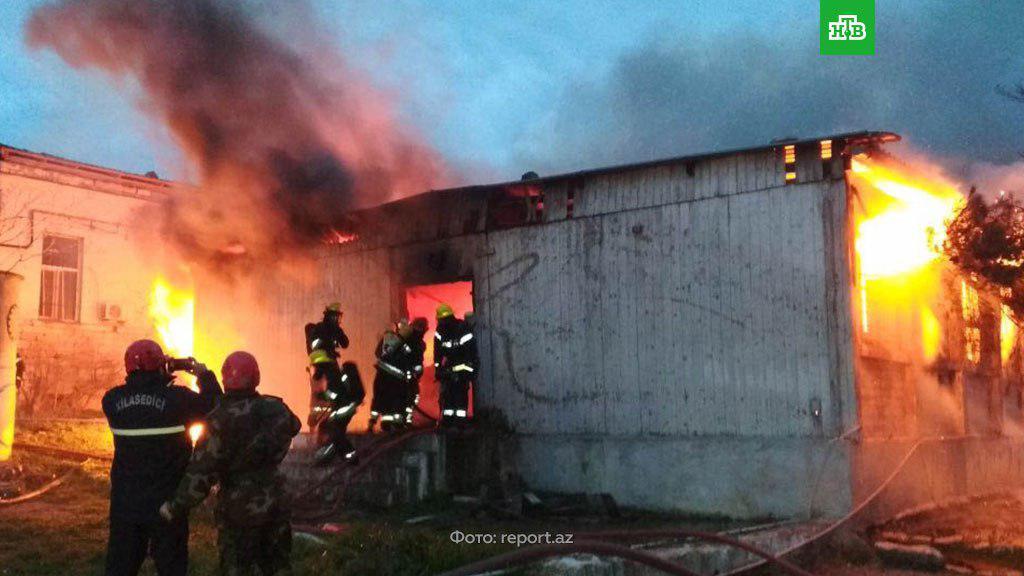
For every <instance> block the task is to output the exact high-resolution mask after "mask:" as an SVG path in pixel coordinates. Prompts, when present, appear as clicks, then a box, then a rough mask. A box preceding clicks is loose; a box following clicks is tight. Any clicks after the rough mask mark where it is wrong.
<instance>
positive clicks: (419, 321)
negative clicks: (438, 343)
mask: <svg viewBox="0 0 1024 576" xmlns="http://www.w3.org/2000/svg"><path fill="white" fill-rule="evenodd" d="M410 326H412V329H413V330H415V331H417V332H419V333H420V334H426V333H427V319H426V318H424V317H422V316H420V317H418V318H413V321H412V323H411V324H410Z"/></svg>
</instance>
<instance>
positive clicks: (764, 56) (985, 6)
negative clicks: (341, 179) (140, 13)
mask: <svg viewBox="0 0 1024 576" xmlns="http://www.w3.org/2000/svg"><path fill="white" fill-rule="evenodd" d="M243 1H246V2H247V3H248V4H249V5H250V6H251V8H252V10H253V11H254V13H257V14H258V17H259V18H260V19H261V21H263V22H264V23H265V24H266V26H267V27H269V28H275V27H276V28H275V30H276V32H277V33H278V34H279V35H280V36H282V37H284V38H286V39H287V38H288V37H289V35H292V36H302V35H303V34H304V31H303V30H301V29H296V27H289V26H286V25H280V24H279V22H280V21H292V18H290V17H289V18H283V17H279V16H281V15H280V14H279V13H278V12H277V11H280V10H283V8H281V6H282V5H288V3H284V4H283V3H280V2H274V1H272V0H243ZM876 3H877V30H876V31H877V40H876V55H875V56H849V57H835V56H819V55H818V3H817V2H815V1H813V0H811V1H807V0H795V1H794V0H789V1H786V0H783V1H776V2H763V1H748V0H730V1H724V0H718V1H706V2H705V1H699V0H691V1H686V2H682V1H676V2H668V1H661V2H657V1H640V0H634V1H613V0H608V1H581V0H560V1H558V2H550V1H540V0H509V1H503V0H476V1H445V0H396V1H389V2H371V1H357V2H342V1H340V0H312V2H311V4H310V5H308V6H306V7H305V8H300V9H304V10H305V11H306V14H304V17H305V19H307V20H312V21H314V22H316V24H317V26H318V28H319V30H318V33H319V34H320V35H322V36H323V37H324V38H326V39H327V40H329V41H330V42H331V43H332V44H334V45H335V46H337V48H338V50H339V51H340V52H341V53H342V54H343V55H344V57H345V58H346V59H347V60H348V61H349V62H350V64H351V65H353V66H355V67H356V68H359V69H360V70H361V71H363V72H364V73H365V74H366V75H367V76H369V77H370V78H372V79H373V81H374V82H375V83H376V84H378V85H379V86H381V87H382V88H383V89H385V90H387V91H388V92H389V93H390V94H392V95H393V96H394V98H395V100H396V101H397V102H398V103H399V106H400V112H401V116H402V118H403V119H405V120H406V121H407V122H408V123H409V124H410V125H412V126H414V127H415V128H416V129H417V130H418V131H419V132H420V133H421V134H422V135H423V136H424V138H425V139H426V140H427V141H428V142H430V143H431V144H433V145H434V146H435V147H436V148H438V149H439V150H440V151H441V152H442V153H443V155H444V156H445V157H446V158H448V159H449V161H450V162H451V163H452V164H453V165H455V166H458V167H460V168H464V173H466V174H470V175H471V176H468V178H470V179H473V180H485V181H490V180H507V179H514V178H517V177H518V176H519V175H520V174H521V173H523V172H525V171H527V170H535V171H537V172H539V173H541V174H550V173H555V172H560V171H567V170H573V169H581V168H588V167H596V166H603V165H608V164H617V163H623V162H632V161H642V160H648V159H653V158H660V157H666V156H673V155H680V154H688V153H696V152H702V151H710V150H715V149H722V148H732V147H737V146H752V145H759V144H764V143H767V142H768V141H770V140H771V139H773V138H780V137H788V136H800V137H811V136H817V135H823V134H828V133H834V132H840V131H848V130H862V129H869V130H892V131H896V132H899V133H901V134H902V135H903V136H904V137H905V138H906V139H907V140H909V141H910V142H911V143H912V144H913V145H914V146H915V147H916V148H918V149H920V150H922V151H924V152H926V153H928V154H931V155H934V156H937V157H943V158H951V159H956V160H964V161H968V162H984V163H994V164H1000V163H1008V162H1013V161H1015V160H1019V159H1020V154H1021V153H1022V152H1024V131H1022V130H1021V127H1022V125H1024V104H1019V103H1015V102H1013V101H1011V100H1009V99H1007V98H1005V97H1003V96H1001V95H1000V94H999V93H998V92H997V87H998V86H1012V85H1014V84H1015V83H1018V82H1024V34H1020V33H1019V30H1018V29H1017V27H1018V26H1019V22H1020V20H1021V16H1022V15H1024V6H1022V5H1021V4H1020V2H1017V1H1016V0H1005V1H1000V0H991V1H982V0H960V1H956V2H950V1H944V0H936V1H925V0H907V1H900V2H896V1H894V0H877V2H876ZM42 4H46V2H45V1H44V0H38V1H37V0H4V1H3V2H0V142H2V143H4V144H8V145H12V146H17V147H21V148H27V149H30V150H34V151H41V152H47V153H50V154H56V155H60V156H66V157H70V158H73V159H77V160H82V161H86V162H92V163H97V164H101V165H105V166H111V167H114V168H119V169H124V170H129V171H134V172H146V171H149V170H155V171H157V172H158V173H159V174H161V175H165V176H169V177H178V176H180V175H181V174H182V173H183V172H182V168H181V166H180V160H179V156H178V155H177V154H176V152H175V150H174V146H173V145H172V143H171V141H170V139H169V138H168V137H167V136H166V134H165V133H164V131H163V129H162V128H161V127H160V126H158V125H155V124H154V123H153V122H151V121H150V120H149V119H148V118H147V117H146V116H145V115H144V114H142V113H141V112H139V111H138V110H137V109H136V106H135V102H136V98H135V97H133V96H132V93H131V92H132V90H131V87H130V86H117V85H114V84H112V83H111V82H110V81H109V80H108V79H107V78H106V77H104V76H101V75H99V74H98V73H96V72H82V71H76V70H73V69H71V68H70V67H68V66H67V65H66V64H65V63H64V62H63V61H62V60H61V59H60V58H58V57H57V56H55V55H54V54H53V53H50V52H47V51H33V50H30V49H28V48H27V47H26V46H25V43H24V41H23V26H24V23H25V21H26V20H27V18H28V16H29V15H30V14H31V12H32V10H33V8H35V7H37V6H39V5H42ZM299 5H301V3H299ZM292 9H293V8H288V10H292Z"/></svg>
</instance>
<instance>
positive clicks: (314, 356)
mask: <svg viewBox="0 0 1024 576" xmlns="http://www.w3.org/2000/svg"><path fill="white" fill-rule="evenodd" d="M328 362H334V360H332V359H331V356H330V355H329V354H328V353H327V352H326V351H325V350H313V351H312V352H310V353H309V363H310V365H316V364H326V363H328Z"/></svg>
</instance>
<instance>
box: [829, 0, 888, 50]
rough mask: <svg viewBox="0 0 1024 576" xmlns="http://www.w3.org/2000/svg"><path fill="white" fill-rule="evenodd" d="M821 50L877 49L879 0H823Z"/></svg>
mask: <svg viewBox="0 0 1024 576" xmlns="http://www.w3.org/2000/svg"><path fill="white" fill-rule="evenodd" d="M820 2H821V10H819V12H818V16H819V22H820V24H821V25H820V28H819V30H820V36H819V38H820V42H821V53H822V54H824V55H827V56H848V55H849V56H852V55H862V56H863V55H870V54H874V53H875V0H820Z"/></svg>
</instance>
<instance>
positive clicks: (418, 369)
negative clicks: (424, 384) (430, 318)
mask: <svg viewBox="0 0 1024 576" xmlns="http://www.w3.org/2000/svg"><path fill="white" fill-rule="evenodd" d="M409 327H410V328H411V329H412V330H411V331H412V335H411V337H410V338H409V345H410V346H411V347H412V358H411V360H410V363H411V364H412V372H413V379H412V381H411V382H410V383H409V391H408V396H407V398H408V399H407V400H406V405H405V423H406V424H410V425H411V424H412V417H413V413H414V412H415V411H416V406H418V405H419V403H420V380H422V379H423V357H424V356H425V355H426V353H427V343H426V342H424V340H423V339H424V337H426V335H427V329H428V325H427V319H426V318H423V317H419V318H415V319H413V321H412V322H410V323H409Z"/></svg>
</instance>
